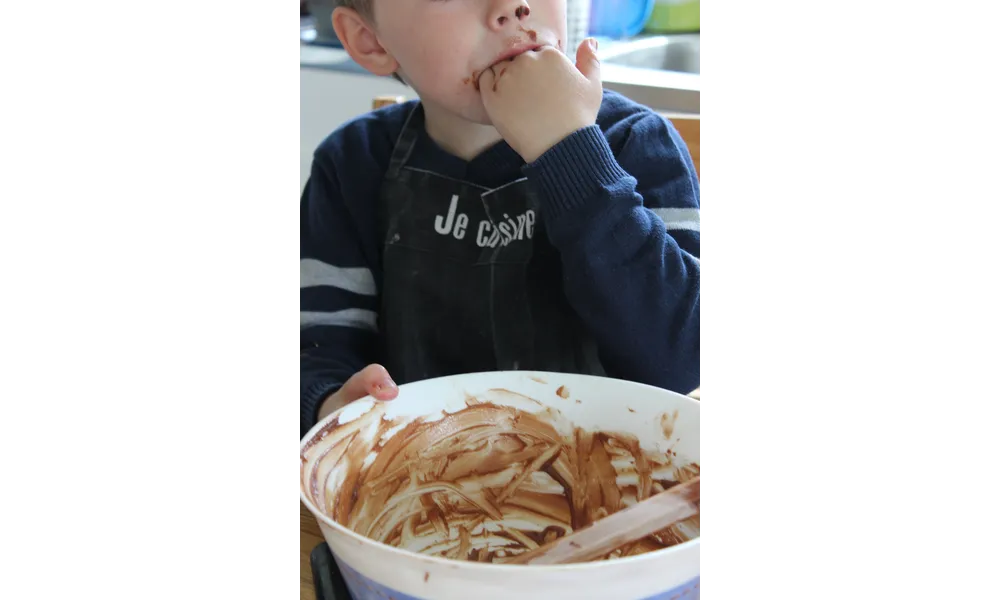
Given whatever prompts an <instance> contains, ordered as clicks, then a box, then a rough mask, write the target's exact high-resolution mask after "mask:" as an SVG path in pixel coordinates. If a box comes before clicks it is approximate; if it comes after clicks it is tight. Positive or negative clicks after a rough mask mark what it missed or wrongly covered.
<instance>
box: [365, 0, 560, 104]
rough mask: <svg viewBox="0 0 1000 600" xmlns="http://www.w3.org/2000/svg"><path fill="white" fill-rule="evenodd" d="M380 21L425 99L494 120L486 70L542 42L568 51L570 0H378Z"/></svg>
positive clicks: (384, 39)
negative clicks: (483, 78) (486, 100)
mask: <svg viewBox="0 0 1000 600" xmlns="http://www.w3.org/2000/svg"><path fill="white" fill-rule="evenodd" d="M375 22H376V23H377V24H378V25H377V29H378V31H377V37H378V40H379V42H381V44H382V46H383V47H384V48H385V50H386V51H388V52H389V54H391V55H392V56H393V58H395V59H396V61H398V62H399V66H400V70H401V71H402V73H403V75H404V78H405V79H406V80H407V82H408V83H409V84H410V85H411V86H412V87H413V88H414V89H415V90H416V91H417V93H418V94H419V95H420V98H421V100H422V101H423V102H425V103H434V104H436V105H438V106H440V107H442V108H444V109H446V110H448V111H450V112H452V113H455V114H458V115H461V116H462V117H464V118H466V119H468V120H470V121H473V122H477V123H482V124H489V123H490V121H489V118H488V117H487V116H486V110H485V109H484V108H483V103H482V100H481V98H480V96H479V91H478V87H479V82H478V77H479V74H480V73H481V72H482V71H483V70H485V69H488V68H490V67H491V66H492V65H494V64H496V63H498V62H500V61H502V60H504V59H507V58H510V57H511V56H512V55H516V54H520V53H522V52H530V51H531V50H534V49H537V48H538V47H540V46H552V47H555V48H558V49H559V50H563V49H564V45H565V42H566V0H531V1H530V2H529V1H528V0H376V2H375ZM571 50H575V48H573V49H571Z"/></svg>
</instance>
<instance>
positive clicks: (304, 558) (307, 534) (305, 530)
mask: <svg viewBox="0 0 1000 600" xmlns="http://www.w3.org/2000/svg"><path fill="white" fill-rule="evenodd" d="M691 397H693V398H699V399H700V398H701V388H698V389H697V390H695V391H693V392H691ZM321 542H323V533H322V532H321V531H320V530H319V525H317V524H316V517H314V516H313V514H312V513H311V512H309V509H308V508H306V505H305V504H302V502H299V580H300V586H301V592H300V593H299V598H301V599H302V600H316V587H315V585H313V577H312V565H311V564H310V563H309V555H310V554H311V553H312V551H313V548H315V547H316V546H317V545H319V544H320V543H321Z"/></svg>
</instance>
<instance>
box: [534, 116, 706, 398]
mask: <svg viewBox="0 0 1000 600" xmlns="http://www.w3.org/2000/svg"><path fill="white" fill-rule="evenodd" d="M634 117H635V118H634V119H632V120H631V121H630V125H629V127H628V130H627V133H626V134H625V135H624V139H623V141H622V142H621V144H620V149H619V150H618V152H617V156H616V155H615V153H614V152H613V151H612V148H611V146H610V145H609V143H608V138H607V137H605V134H604V133H602V131H601V129H600V128H599V127H598V126H597V125H594V126H591V127H587V128H584V129H581V130H580V131H577V132H576V133H574V134H572V135H571V136H569V137H568V138H566V139H565V140H563V141H562V142H560V143H559V144H557V145H556V146H554V147H553V148H551V149H550V150H549V151H548V152H547V153H545V154H544V155H542V156H541V157H540V158H539V159H538V160H537V161H536V162H535V163H533V164H531V165H527V166H526V167H525V173H526V175H527V177H528V179H529V182H530V183H531V185H533V186H534V187H535V189H536V190H537V192H538V194H539V196H540V197H541V198H542V201H541V202H542V205H541V213H542V215H541V216H542V221H543V223H544V224H545V227H546V230H547V232H548V235H549V237H550V239H551V241H552V243H553V245H554V246H555V247H556V248H557V249H558V250H559V252H560V256H561V259H562V264H563V287H564V290H565V292H566V295H567V297H568V298H569V301H570V303H571V304H572V306H573V308H574V309H575V310H576V311H577V313H578V314H579V315H580V317H581V318H582V319H583V321H584V322H585V323H586V324H587V326H588V327H589V328H590V330H591V332H592V334H593V335H594V336H595V337H596V339H597V341H598V345H599V348H600V352H601V358H602V361H603V362H604V363H605V367H606V370H607V371H608V374H609V375H610V376H612V377H618V378H622V379H628V380H631V381H637V382H641V383H646V384H649V385H655V386H658V387H662V388H665V389H669V390H673V391H676V392H679V393H683V394H687V393H689V392H691V391H693V390H694V389H696V388H697V387H698V386H699V383H700V379H699V371H700V369H699V367H700V347H699V344H700V299H699V287H700V285H699V280H700V272H701V266H700V261H699V252H700V249H699V246H700V237H699V236H700V234H699V186H698V179H697V176H696V174H695V170H694V164H693V162H692V161H691V157H690V154H689V153H688V151H687V148H686V146H685V145H684V142H683V141H682V140H681V138H680V136H679V134H678V133H677V131H676V129H674V127H673V126H672V125H671V124H670V123H669V121H667V120H666V119H664V118H663V117H661V116H660V115H657V114H655V113H653V112H643V113H641V114H638V115H634Z"/></svg>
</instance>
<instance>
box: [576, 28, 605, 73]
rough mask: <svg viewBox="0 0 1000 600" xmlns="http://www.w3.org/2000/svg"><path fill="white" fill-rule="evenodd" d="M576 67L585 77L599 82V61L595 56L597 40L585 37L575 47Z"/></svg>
mask: <svg viewBox="0 0 1000 600" xmlns="http://www.w3.org/2000/svg"><path fill="white" fill-rule="evenodd" d="M576 68H577V69H578V70H579V71H580V72H581V73H583V76H584V77H586V78H587V79H589V80H591V81H594V82H598V83H600V81H601V61H600V59H599V58H597V40H595V39H594V38H587V39H585V40H583V41H582V42H580V47H579V48H577V49H576Z"/></svg>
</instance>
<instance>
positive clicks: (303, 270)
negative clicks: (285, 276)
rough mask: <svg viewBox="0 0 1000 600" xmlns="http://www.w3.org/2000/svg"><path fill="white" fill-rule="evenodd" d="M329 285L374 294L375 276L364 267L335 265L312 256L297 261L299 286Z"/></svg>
mask: <svg viewBox="0 0 1000 600" xmlns="http://www.w3.org/2000/svg"><path fill="white" fill-rule="evenodd" d="M320 285H330V286H333V287H336V288H340V289H342V290H347V291H349V292H354V293H355V294H361V295H364V296H374V295H375V277H374V276H373V275H372V272H371V270H370V269H366V268H365V267H350V268H344V267H335V266H333V265H328V264H326V263H325V262H322V261H319V260H316V259H314V258H303V259H301V260H300V261H299V288H300V289H301V288H306V287H315V286H320Z"/></svg>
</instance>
